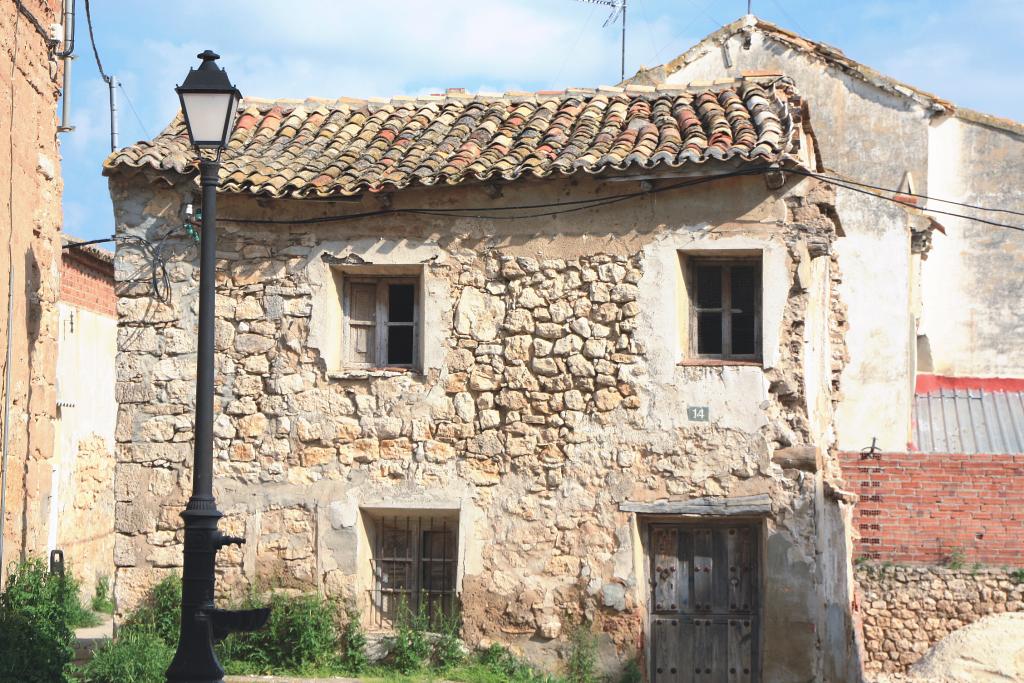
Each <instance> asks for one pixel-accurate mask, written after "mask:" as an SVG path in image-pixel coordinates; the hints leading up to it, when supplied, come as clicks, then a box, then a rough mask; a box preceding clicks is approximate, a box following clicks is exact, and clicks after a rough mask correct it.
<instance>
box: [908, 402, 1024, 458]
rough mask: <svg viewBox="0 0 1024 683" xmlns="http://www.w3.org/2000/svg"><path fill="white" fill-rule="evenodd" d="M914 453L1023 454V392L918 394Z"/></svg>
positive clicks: (915, 406) (915, 410)
mask: <svg viewBox="0 0 1024 683" xmlns="http://www.w3.org/2000/svg"><path fill="white" fill-rule="evenodd" d="M914 450H916V451H920V452H924V453H1024V391H986V390H984V389H953V388H938V389H934V390H932V391H929V392H927V393H921V392H919V393H918V394H917V395H916V396H915V398H914Z"/></svg>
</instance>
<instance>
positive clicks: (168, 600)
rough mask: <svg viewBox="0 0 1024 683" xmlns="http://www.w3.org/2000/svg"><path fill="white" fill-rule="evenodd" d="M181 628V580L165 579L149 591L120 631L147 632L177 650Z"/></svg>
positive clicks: (171, 577) (169, 577)
mask: <svg viewBox="0 0 1024 683" xmlns="http://www.w3.org/2000/svg"><path fill="white" fill-rule="evenodd" d="M180 628H181V578H180V577H178V576H175V575H171V576H168V577H166V578H165V579H164V580H163V581H161V582H160V583H158V584H157V585H156V586H154V587H153V590H151V591H150V593H149V595H148V596H147V597H146V600H145V602H143V603H142V604H141V605H139V606H138V607H137V608H136V609H135V611H134V612H132V613H131V614H129V615H128V618H127V619H125V622H124V626H123V627H122V630H124V631H147V632H149V633H152V634H154V635H156V636H157V637H158V638H160V640H162V641H163V642H164V644H165V645H167V647H170V648H177V646H178V631H179V630H180Z"/></svg>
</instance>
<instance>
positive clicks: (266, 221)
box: [217, 166, 768, 225]
mask: <svg viewBox="0 0 1024 683" xmlns="http://www.w3.org/2000/svg"><path fill="white" fill-rule="evenodd" d="M766 170H768V169H767V167H764V166H758V167H753V168H748V169H742V170H738V171H730V172H728V173H720V174H717V175H712V176H704V177H701V178H696V179H693V180H685V181H682V182H679V183H672V184H671V185H665V186H663V187H656V188H652V189H650V190H641V191H639V192H627V193H624V194H618V195H611V196H608V197H597V198H595V199H579V200H572V201H567V202H551V203H542V204H517V205H514V206H475V207H457V208H450V209H430V208H418V207H410V208H398V209H380V210H377V211H362V212H360V213H351V214H341V215H334V216H317V217H314V218H300V219H297V220H288V219H279V218H262V219H260V218H255V219H249V218H232V217H223V218H222V217H218V218H217V220H218V221H224V222H227V223H252V224H253V225H308V224H315V223H335V222H343V221H350V220H358V219H361V218H371V217H373V216H383V215H398V214H405V213H408V214H417V215H425V216H442V217H452V218H486V219H488V220H520V219H523V218H544V217H548V216H557V215H560V214H563V213H572V212H575V211H583V210H586V209H593V208H597V207H601V206H607V205H608V204H616V203H618V202H621V201H626V200H627V199H634V198H636V197H643V196H646V195H654V194H660V193H662V192H669V191H671V190H677V189H680V188H683V187H692V186H695V185H703V184H704V183H709V182H713V181H715V180H723V179H726V178H737V177H740V176H748V175H757V174H759V173H762V172H764V171H766ZM545 208H552V209H554V210H553V211H545V212H541V213H532V214H522V215H516V216H494V215H481V214H480V213H476V214H474V213H472V212H484V213H486V214H490V213H491V212H500V211H516V210H521V209H545Z"/></svg>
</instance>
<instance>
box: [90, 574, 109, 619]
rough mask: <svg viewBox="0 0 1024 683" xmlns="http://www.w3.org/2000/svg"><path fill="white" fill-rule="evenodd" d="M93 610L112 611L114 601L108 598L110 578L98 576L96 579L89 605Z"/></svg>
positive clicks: (104, 612) (107, 612) (105, 612)
mask: <svg viewBox="0 0 1024 683" xmlns="http://www.w3.org/2000/svg"><path fill="white" fill-rule="evenodd" d="M90 606H91V607H92V609H93V611H94V612H101V613H103V614H113V613H114V601H113V600H112V599H111V598H110V579H108V578H107V577H106V576H100V577H99V578H98V579H96V592H95V593H94V594H93V596H92V603H91V605H90Z"/></svg>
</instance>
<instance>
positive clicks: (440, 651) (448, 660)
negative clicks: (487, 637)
mask: <svg viewBox="0 0 1024 683" xmlns="http://www.w3.org/2000/svg"><path fill="white" fill-rule="evenodd" d="M439 625H440V632H439V633H438V636H437V640H435V641H434V664H435V665H436V666H437V668H439V669H441V670H442V671H444V670H446V669H450V668H451V667H453V666H458V665H459V664H462V662H464V661H465V660H466V654H465V652H463V650H462V638H461V637H460V631H461V630H462V622H461V620H460V619H459V616H458V615H457V614H451V615H442V616H441V618H440V624H439Z"/></svg>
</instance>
